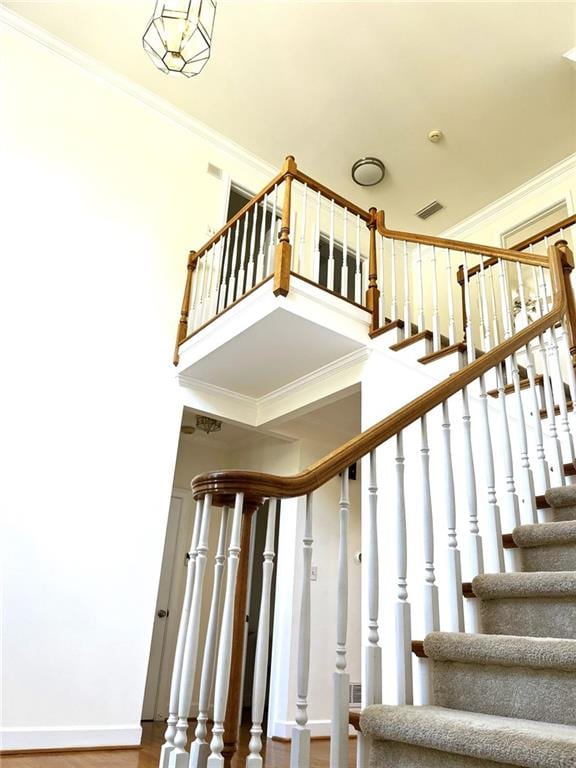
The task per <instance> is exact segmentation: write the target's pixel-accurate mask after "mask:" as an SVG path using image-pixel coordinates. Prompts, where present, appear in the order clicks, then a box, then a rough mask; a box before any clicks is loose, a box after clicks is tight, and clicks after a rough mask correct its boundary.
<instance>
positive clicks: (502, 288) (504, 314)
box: [498, 259, 513, 381]
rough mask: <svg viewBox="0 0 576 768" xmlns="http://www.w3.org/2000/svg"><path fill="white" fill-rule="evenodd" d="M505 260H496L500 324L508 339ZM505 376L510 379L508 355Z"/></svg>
mask: <svg viewBox="0 0 576 768" xmlns="http://www.w3.org/2000/svg"><path fill="white" fill-rule="evenodd" d="M504 266H505V262H504V259H499V260H498V268H499V269H498V274H499V280H500V307H501V317H502V324H503V328H504V339H509V338H510V336H512V327H513V318H512V312H511V309H510V302H509V300H508V280H507V273H506V272H505V271H504ZM505 367H506V376H507V379H508V381H511V380H512V360H511V358H510V357H507V358H506V361H505Z"/></svg>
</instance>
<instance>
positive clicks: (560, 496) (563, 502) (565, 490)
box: [544, 485, 576, 507]
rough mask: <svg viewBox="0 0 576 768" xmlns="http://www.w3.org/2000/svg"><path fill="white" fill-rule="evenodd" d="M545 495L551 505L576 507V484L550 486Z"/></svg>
mask: <svg viewBox="0 0 576 768" xmlns="http://www.w3.org/2000/svg"><path fill="white" fill-rule="evenodd" d="M544 496H545V498H546V501H547V502H548V504H549V505H550V506H551V507H574V506H576V485H560V486H558V487H557V488H549V489H548V490H547V491H546V492H545V493H544Z"/></svg>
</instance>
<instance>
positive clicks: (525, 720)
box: [360, 486, 576, 768]
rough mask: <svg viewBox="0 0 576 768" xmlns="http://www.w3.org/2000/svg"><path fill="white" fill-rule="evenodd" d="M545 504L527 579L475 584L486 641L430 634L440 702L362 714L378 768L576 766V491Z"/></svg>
mask: <svg viewBox="0 0 576 768" xmlns="http://www.w3.org/2000/svg"><path fill="white" fill-rule="evenodd" d="M546 500H547V503H548V504H549V505H550V514H549V517H550V518H551V519H552V521H553V522H551V523H543V524H540V525H523V526H519V527H517V528H516V529H515V530H514V532H513V539H514V543H515V544H516V546H517V547H518V548H519V555H520V557H519V562H520V566H521V569H522V570H521V572H519V573H501V574H500V573H499V574H482V575H479V576H477V577H476V578H475V579H474V580H473V582H472V588H473V591H474V593H475V595H476V598H475V599H476V603H477V607H478V611H479V616H480V629H481V632H482V634H466V633H451V632H433V633H432V634H430V635H428V636H427V637H426V639H425V641H424V650H425V653H426V655H427V656H428V659H429V660H428V664H429V665H430V671H431V681H432V701H433V702H434V705H433V706H425V707H414V706H389V705H379V706H373V707H368V708H366V709H365V710H364V712H363V713H362V716H361V721H360V724H361V728H362V731H363V733H364V734H365V735H367V736H369V737H370V738H371V749H370V768H511V767H512V766H522V767H523V768H576V486H565V487H562V488H553V489H551V490H549V491H547V493H546Z"/></svg>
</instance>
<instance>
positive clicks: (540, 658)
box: [424, 632, 576, 672]
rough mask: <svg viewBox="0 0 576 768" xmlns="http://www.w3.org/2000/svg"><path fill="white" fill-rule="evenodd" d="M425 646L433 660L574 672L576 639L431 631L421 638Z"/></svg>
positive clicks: (575, 670)
mask: <svg viewBox="0 0 576 768" xmlns="http://www.w3.org/2000/svg"><path fill="white" fill-rule="evenodd" d="M424 650H425V652H426V656H428V658H429V659H432V660H434V661H455V662H464V663H470V664H487V665H488V664H499V665H503V666H511V667H520V666H521V667H531V668H546V669H561V670H563V671H565V672H576V640H565V639H564V640H562V639H556V638H541V637H518V636H516V635H474V634H467V633H464V632H431V633H430V634H429V635H428V636H427V637H426V639H425V640H424Z"/></svg>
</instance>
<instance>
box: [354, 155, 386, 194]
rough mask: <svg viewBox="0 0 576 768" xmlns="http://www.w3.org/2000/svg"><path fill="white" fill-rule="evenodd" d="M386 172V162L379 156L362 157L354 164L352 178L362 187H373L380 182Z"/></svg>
mask: <svg viewBox="0 0 576 768" xmlns="http://www.w3.org/2000/svg"><path fill="white" fill-rule="evenodd" d="M385 173H386V168H385V166H384V163H383V162H382V160H378V158H377V157H362V158H360V160H356V162H355V163H354V165H353V166H352V178H353V179H354V181H355V182H356V184H359V185H360V186H361V187H373V186H375V185H376V184H379V183H380V182H381V181H382V179H383V178H384V175H385Z"/></svg>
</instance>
